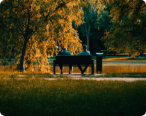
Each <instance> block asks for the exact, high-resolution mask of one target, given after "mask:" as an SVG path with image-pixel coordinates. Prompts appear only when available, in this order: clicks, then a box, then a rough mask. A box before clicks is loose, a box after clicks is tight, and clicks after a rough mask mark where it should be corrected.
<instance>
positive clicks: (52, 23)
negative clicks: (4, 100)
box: [0, 0, 84, 71]
mask: <svg viewBox="0 0 146 116" xmlns="http://www.w3.org/2000/svg"><path fill="white" fill-rule="evenodd" d="M83 5H84V1H82V0H40V1H38V0H4V1H2V3H1V4H0V16H1V19H0V20H1V22H0V23H1V24H0V25H1V26H3V28H2V29H1V30H0V31H1V32H0V33H1V34H2V40H1V42H2V43H3V41H6V42H7V43H6V44H5V47H6V46H12V47H13V46H15V50H16V54H15V55H16V59H19V56H20V71H24V70H25V66H24V64H27V63H26V61H25V60H27V61H28V59H29V60H30V61H31V63H33V61H35V60H36V59H37V58H40V59H41V63H40V64H41V65H42V67H43V68H42V70H45V64H47V63H48V60H47V57H50V54H51V55H53V54H54V53H57V49H56V46H57V45H58V46H59V47H68V50H69V51H70V52H71V53H73V54H77V53H78V52H79V51H81V41H80V39H79V36H78V33H77V31H76V30H75V29H74V28H73V27H72V21H73V20H74V21H75V22H76V23H75V25H76V26H78V25H80V24H82V17H83V16H82V15H83V10H82V7H81V6H83ZM3 24H4V25H3ZM5 30H7V31H5ZM4 31H5V32H4ZM3 32H4V34H3ZM7 35H9V36H7ZM1 45H2V44H1ZM17 63H19V60H18V61H17V62H16V64H17ZM28 64H29V63H28Z"/></svg>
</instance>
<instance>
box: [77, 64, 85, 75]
mask: <svg viewBox="0 0 146 116" xmlns="http://www.w3.org/2000/svg"><path fill="white" fill-rule="evenodd" d="M77 66H78V68H79V69H80V71H81V74H83V73H84V72H83V70H82V68H81V66H80V65H79V64H77Z"/></svg>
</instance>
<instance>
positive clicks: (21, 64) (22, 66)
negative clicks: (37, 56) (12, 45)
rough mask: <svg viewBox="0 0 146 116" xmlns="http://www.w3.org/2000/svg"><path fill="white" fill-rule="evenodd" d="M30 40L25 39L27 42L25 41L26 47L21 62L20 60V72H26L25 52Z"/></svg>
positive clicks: (24, 46) (23, 49)
mask: <svg viewBox="0 0 146 116" xmlns="http://www.w3.org/2000/svg"><path fill="white" fill-rule="evenodd" d="M28 40H29V39H28V38H25V40H24V45H23V48H22V55H21V60H20V72H23V71H24V70H25V66H24V58H25V51H26V46H27V42H28Z"/></svg>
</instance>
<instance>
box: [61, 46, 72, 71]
mask: <svg viewBox="0 0 146 116" xmlns="http://www.w3.org/2000/svg"><path fill="white" fill-rule="evenodd" d="M59 55H64V56H66V55H67V56H71V53H70V52H69V51H67V48H63V52H61V53H60V54H59ZM59 67H60V70H61V74H63V71H62V67H63V65H62V64H61V65H59ZM70 70H72V65H69V74H71V72H70Z"/></svg>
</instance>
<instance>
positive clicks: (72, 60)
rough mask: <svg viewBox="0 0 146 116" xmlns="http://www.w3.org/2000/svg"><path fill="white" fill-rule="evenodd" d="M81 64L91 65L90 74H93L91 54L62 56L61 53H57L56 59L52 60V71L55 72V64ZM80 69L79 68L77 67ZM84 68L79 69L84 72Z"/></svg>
mask: <svg viewBox="0 0 146 116" xmlns="http://www.w3.org/2000/svg"><path fill="white" fill-rule="evenodd" d="M60 65H63V66H66V65H67V66H69V65H72V66H74V65H75V66H78V67H79V66H82V65H84V66H85V65H87V66H90V65H91V67H92V74H94V60H92V56H87V55H85V56H84V55H82V56H81V55H72V56H62V55H57V56H56V60H53V73H54V74H55V67H56V66H60ZM79 69H80V68H79ZM83 70H84V69H80V71H81V73H82V74H83V73H84V72H85V70H84V71H83Z"/></svg>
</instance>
